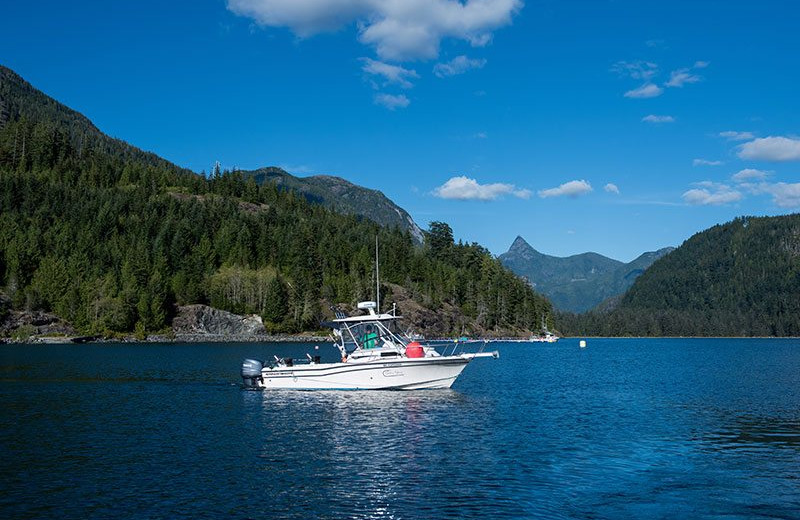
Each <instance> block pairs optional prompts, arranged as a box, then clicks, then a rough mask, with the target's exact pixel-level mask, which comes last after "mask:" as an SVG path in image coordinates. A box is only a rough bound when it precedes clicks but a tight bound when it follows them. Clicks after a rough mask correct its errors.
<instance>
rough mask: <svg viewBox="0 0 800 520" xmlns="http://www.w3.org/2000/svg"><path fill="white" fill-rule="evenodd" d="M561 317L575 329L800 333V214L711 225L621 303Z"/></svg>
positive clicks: (629, 332)
mask: <svg viewBox="0 0 800 520" xmlns="http://www.w3.org/2000/svg"><path fill="white" fill-rule="evenodd" d="M561 318H562V319H561V321H560V325H562V326H563V327H565V328H566V329H567V331H568V332H570V333H572V334H586V335H615V336H616V335H648V336H798V335H800V214H795V215H786V216H779V217H741V218H738V219H736V220H733V221H731V222H728V223H726V224H722V225H717V226H714V227H712V228H710V229H707V230H706V231H703V232H701V233H698V234H696V235H694V236H693V237H691V238H690V239H689V240H687V241H686V242H684V243H683V245H681V246H680V247H679V248H678V249H676V250H675V251H673V252H672V253H670V254H669V255H667V256H665V257H664V258H661V259H660V260H658V261H656V262H655V263H653V265H652V266H650V268H648V269H647V271H645V273H644V274H643V275H642V276H641V277H639V278H638V279H637V280H636V282H635V283H634V284H633V286H632V287H631V288H630V289H629V290H628V292H627V293H625V295H624V296H623V297H622V298H621V299H620V301H619V304H618V306H617V307H616V308H613V309H612V310H610V311H608V312H590V313H587V314H585V315H581V316H575V315H564V316H562V317H561Z"/></svg>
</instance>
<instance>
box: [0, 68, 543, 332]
mask: <svg viewBox="0 0 800 520" xmlns="http://www.w3.org/2000/svg"><path fill="white" fill-rule="evenodd" d="M0 106H2V110H0V112H2V114H3V116H2V122H0V292H3V293H5V294H6V295H7V296H8V299H10V301H11V306H12V307H13V308H14V309H18V310H19V309H27V310H45V311H52V312H54V313H55V314H57V315H59V316H61V317H62V318H64V319H66V320H67V321H69V322H70V323H72V324H73V325H74V326H75V327H76V328H77V329H78V330H80V331H83V332H86V333H101V334H102V333H108V334H110V333H115V332H129V331H132V330H136V331H137V332H139V333H142V334H143V333H145V332H148V331H160V330H162V329H164V328H165V327H167V326H168V325H169V323H170V320H171V317H172V315H173V313H174V312H175V306H176V305H180V304H189V303H208V304H211V305H213V306H215V307H218V308H222V309H225V310H230V311H233V312H238V313H245V312H247V313H250V312H252V313H258V314H260V315H262V316H263V317H264V320H265V322H267V325H268V327H269V328H270V329H271V330H273V331H286V332H294V331H300V330H308V329H309V328H311V329H313V328H316V327H317V325H318V323H319V320H320V319H321V318H322V317H323V316H324V315H325V314H326V313H327V312H329V309H328V305H329V304H338V303H344V304H353V303H355V302H356V301H358V300H363V299H367V298H371V297H373V286H374V283H373V277H372V273H373V269H374V264H373V258H374V249H373V248H374V243H375V236H376V235H377V236H378V237H379V241H380V247H381V258H382V260H381V279H382V281H384V282H386V284H387V287H386V289H385V296H386V297H385V298H384V299H383V301H384V303H385V305H387V306H388V305H391V303H392V301H393V299H392V294H391V291H390V290H389V287H390V286H389V284H394V285H396V286H400V287H402V288H403V290H404V292H405V293H408V294H410V295H412V297H413V298H414V300H415V301H416V302H419V303H421V304H424V305H425V306H427V307H428V308H431V309H434V310H435V309H438V308H441V307H443V306H447V307H448V308H449V309H452V308H455V309H457V310H458V312H459V313H460V316H462V321H461V323H459V324H458V325H460V327H459V329H461V327H467V328H469V327H471V326H475V327H480V328H483V329H487V330H508V331H513V330H530V329H533V328H535V327H538V324H539V320H540V317H541V315H542V314H549V312H550V305H549V303H548V302H547V300H545V299H544V298H543V297H541V296H539V295H537V294H536V293H534V292H533V291H532V290H531V289H530V288H529V287H527V285H526V284H525V283H524V282H522V281H521V280H519V279H518V278H517V277H516V276H514V275H513V274H512V273H510V272H509V271H507V270H506V269H504V268H503V267H502V266H501V264H500V263H499V262H498V261H497V260H495V259H493V258H492V257H491V255H490V254H489V253H488V251H486V250H485V249H484V248H482V247H480V246H478V245H476V244H470V245H465V244H460V243H459V244H455V243H453V239H452V232H451V231H450V229H449V227H448V226H447V225H446V224H443V223H434V225H432V229H431V232H430V233H429V234H427V235H426V237H425V238H426V240H425V246H424V247H419V246H416V245H415V240H414V238H413V237H412V235H411V233H409V232H408V231H406V230H403V229H401V228H398V227H380V226H379V225H377V224H376V223H374V222H373V221H371V220H368V219H365V218H362V217H359V216H355V215H343V214H340V213H336V212H334V211H333V210H331V209H329V208H327V207H324V206H321V205H318V204H312V203H311V202H309V201H308V200H307V199H306V198H305V197H303V196H299V195H296V194H294V193H292V192H290V191H286V190H281V189H279V188H278V186H276V185H275V184H273V183H263V184H261V185H259V184H258V183H256V182H255V179H253V178H246V177H245V176H244V175H243V174H242V173H241V172H219V174H216V175H212V176H211V177H210V178H205V177H203V176H200V175H196V174H194V173H192V172H190V171H188V170H185V169H183V168H180V167H178V166H175V165H174V164H172V163H169V162H168V161H166V160H164V159H161V158H159V157H158V156H156V155H154V154H151V153H148V152H144V151H142V150H139V149H137V148H135V147H132V146H130V145H128V144H126V143H124V142H123V141H120V140H118V139H112V138H110V137H108V136H105V135H104V134H102V133H101V132H100V131H99V130H97V128H96V127H94V125H92V123H91V122H90V121H89V120H88V119H86V118H85V117H83V116H82V115H80V114H79V113H77V112H75V111H73V110H70V109H69V108H67V107H65V106H63V105H61V104H59V103H57V102H56V101H54V100H52V99H51V98H49V97H47V96H45V95H44V94H42V93H41V92H39V91H37V90H36V89H34V88H33V87H32V86H30V85H29V84H27V83H26V82H24V80H22V79H21V78H19V76H17V75H16V74H14V73H13V72H11V71H10V70H9V69H6V68H0ZM0 301H7V300H6V298H0ZM401 310H402V309H401ZM6 312H7V309H0V314H2V313H6ZM0 318H2V316H0ZM454 327H455V325H454ZM455 332H460V330H459V331H455Z"/></svg>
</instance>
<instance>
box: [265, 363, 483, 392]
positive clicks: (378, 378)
mask: <svg viewBox="0 0 800 520" xmlns="http://www.w3.org/2000/svg"><path fill="white" fill-rule="evenodd" d="M471 359H472V358H470V357H464V356H438V357H430V358H419V359H410V358H399V359H396V360H386V359H378V360H371V361H363V362H349V363H324V364H322V363H321V364H309V365H298V366H293V367H286V366H278V367H274V368H268V367H267V368H264V369H263V370H262V371H261V380H260V381H257V382H256V386H257V387H258V388H264V389H293V390H421V389H434V388H450V387H451V386H452V384H453V382H454V381H455V380H456V378H457V377H458V376H459V375H460V374H461V371H462V370H464V367H466V366H467V364H468V363H469V362H470V360H471Z"/></svg>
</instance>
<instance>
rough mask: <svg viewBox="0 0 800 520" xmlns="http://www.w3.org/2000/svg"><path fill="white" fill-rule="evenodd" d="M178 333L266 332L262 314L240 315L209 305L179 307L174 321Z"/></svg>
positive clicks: (238, 334)
mask: <svg viewBox="0 0 800 520" xmlns="http://www.w3.org/2000/svg"><path fill="white" fill-rule="evenodd" d="M172 331H173V332H174V333H175V334H176V335H198V334H203V335H213V336H258V335H263V334H266V332H267V331H266V329H265V328H264V322H263V321H262V320H261V316H257V315H255V314H250V315H247V316H240V315H239V314H233V313H232V312H227V311H222V310H219V309H215V308H213V307H209V306H208V305H199V304H198V305H185V306H182V307H178V314H177V315H176V316H175V319H174V320H173V321H172Z"/></svg>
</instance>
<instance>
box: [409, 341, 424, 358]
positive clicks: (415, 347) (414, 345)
mask: <svg viewBox="0 0 800 520" xmlns="http://www.w3.org/2000/svg"><path fill="white" fill-rule="evenodd" d="M406 357H410V358H420V357H425V350H424V349H423V348H422V345H420V344H419V342H417V341H412V342H411V343H409V344H408V345H406Z"/></svg>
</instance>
